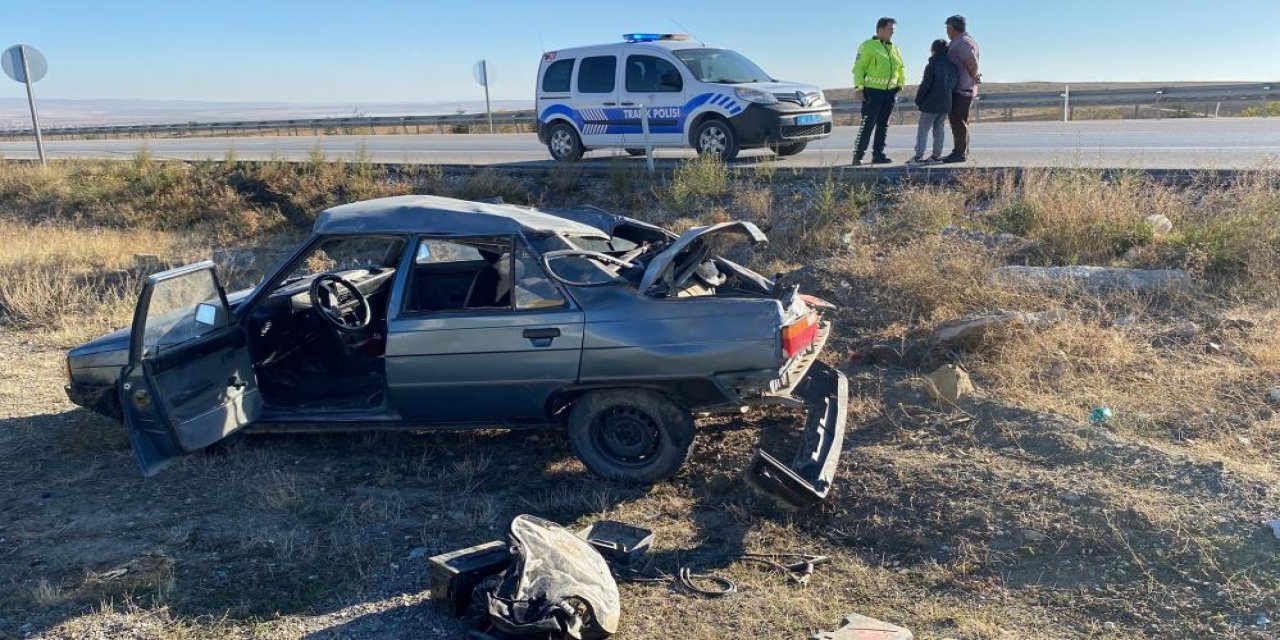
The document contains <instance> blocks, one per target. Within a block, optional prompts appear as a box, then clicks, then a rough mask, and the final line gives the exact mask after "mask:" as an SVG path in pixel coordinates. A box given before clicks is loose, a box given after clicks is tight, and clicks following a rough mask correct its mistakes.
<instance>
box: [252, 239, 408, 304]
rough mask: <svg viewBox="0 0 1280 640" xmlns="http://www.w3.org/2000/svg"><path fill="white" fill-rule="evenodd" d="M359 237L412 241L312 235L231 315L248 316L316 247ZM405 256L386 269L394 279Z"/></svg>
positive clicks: (267, 276)
mask: <svg viewBox="0 0 1280 640" xmlns="http://www.w3.org/2000/svg"><path fill="white" fill-rule="evenodd" d="M359 237H377V238H399V239H401V240H404V241H405V246H406V247H408V246H410V243H411V242H412V240H413V234H408V233H394V232H389V233H318V234H312V235H311V236H310V237H309V238H308V239H307V240H306V242H303V243H302V244H301V245H299V246H298V248H296V249H294V251H293V253H292V254H290V255H289V257H288V258H286V259H285V260H284V262H281V263H280V265H279V266H278V267H276V269H275V270H274V271H272V272H271V273H269V274H267V275H266V277H264V278H263V279H262V280H261V281H260V282H259V283H258V284H257V285H256V286H255V287H254V290H253V293H252V294H250V295H249V297H248V299H246V300H245V301H244V303H243V304H239V305H236V307H235V309H232V311H231V312H232V314H234V318H235V321H236V322H238V321H240V320H241V319H243V318H245V317H247V316H248V314H249V311H250V310H251V309H253V308H254V307H256V306H257V305H258V303H259V302H261V301H262V300H263V299H264V298H270V297H271V295H272V294H273V293H275V291H276V289H277V288H279V286H280V283H281V282H284V279H285V277H286V276H288V275H289V274H290V273H293V270H294V269H296V268H297V266H298V265H299V264H300V263H301V262H302V261H303V260H305V259H306V257H307V256H308V255H310V254H311V252H312V251H313V250H314V249H315V248H316V247H317V246H318V245H320V244H323V243H325V242H328V241H330V240H333V239H336V238H359ZM406 255H408V252H406V251H404V250H403V249H402V250H401V251H400V259H399V260H397V261H396V263H395V265H394V266H391V267H387V268H393V269H396V274H395V277H396V278H399V277H400V270H401V267H403V266H404V258H405V256H406Z"/></svg>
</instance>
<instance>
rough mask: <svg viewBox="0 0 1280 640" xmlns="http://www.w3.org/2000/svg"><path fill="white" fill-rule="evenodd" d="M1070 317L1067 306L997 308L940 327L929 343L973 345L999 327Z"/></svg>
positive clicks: (949, 346) (1045, 323) (956, 346)
mask: <svg viewBox="0 0 1280 640" xmlns="http://www.w3.org/2000/svg"><path fill="white" fill-rule="evenodd" d="M1066 317H1067V312H1066V310H1064V309H1051V310H1049V311H1041V312H1039V313H1025V312H1022V311H996V312H993V313H985V314H982V315H976V316H968V317H964V318H960V319H959V320H952V321H951V322H948V323H947V324H944V325H942V326H941V327H938V329H937V330H935V331H934V332H933V335H931V336H929V345H930V346H931V347H943V348H947V349H971V348H973V347H975V346H977V345H978V344H979V343H981V342H982V339H983V338H984V337H985V336H986V335H987V332H988V331H990V330H991V329H993V328H995V327H1003V326H1006V325H1015V326H1016V325H1023V326H1031V327H1043V326H1048V325H1050V324H1053V323H1055V322H1061V321H1063V320H1065V319H1066Z"/></svg>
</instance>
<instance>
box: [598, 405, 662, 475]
mask: <svg viewBox="0 0 1280 640" xmlns="http://www.w3.org/2000/svg"><path fill="white" fill-rule="evenodd" d="M591 434H592V437H593V439H594V440H595V442H596V445H597V447H598V448H599V449H600V450H601V451H602V452H603V453H605V454H607V455H608V456H609V457H611V458H613V459H614V461H616V462H618V463H621V464H624V465H637V464H642V463H644V462H645V461H647V460H648V459H649V458H650V457H652V456H653V453H654V452H655V451H656V450H657V448H658V441H659V439H660V435H659V433H658V424H657V423H656V422H655V421H654V420H653V418H651V417H650V416H649V415H648V414H646V413H644V412H643V411H640V410H638V409H636V408H634V407H613V408H611V409H608V410H606V411H604V412H602V413H601V414H600V415H598V416H596V419H595V420H594V421H593V422H592V424H591Z"/></svg>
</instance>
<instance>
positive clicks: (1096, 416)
mask: <svg viewBox="0 0 1280 640" xmlns="http://www.w3.org/2000/svg"><path fill="white" fill-rule="evenodd" d="M1114 415H1115V412H1114V411H1112V410H1111V407H1095V408H1094V410H1093V411H1090V412H1089V422H1091V423H1093V424H1103V423H1105V422H1106V421H1108V420H1110V419H1111V417H1112V416H1114Z"/></svg>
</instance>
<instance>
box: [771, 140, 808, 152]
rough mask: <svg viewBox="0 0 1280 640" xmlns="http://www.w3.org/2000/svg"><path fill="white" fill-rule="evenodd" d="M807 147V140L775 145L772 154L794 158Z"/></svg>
mask: <svg viewBox="0 0 1280 640" xmlns="http://www.w3.org/2000/svg"><path fill="white" fill-rule="evenodd" d="M807 146H809V142H808V141H807V140H806V141H804V142H789V143H786V144H780V145H777V146H776V147H774V148H773V152H774V153H776V154H778V155H780V156H794V155H796V154H797V153H800V152H801V151H804V148H805V147H807Z"/></svg>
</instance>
